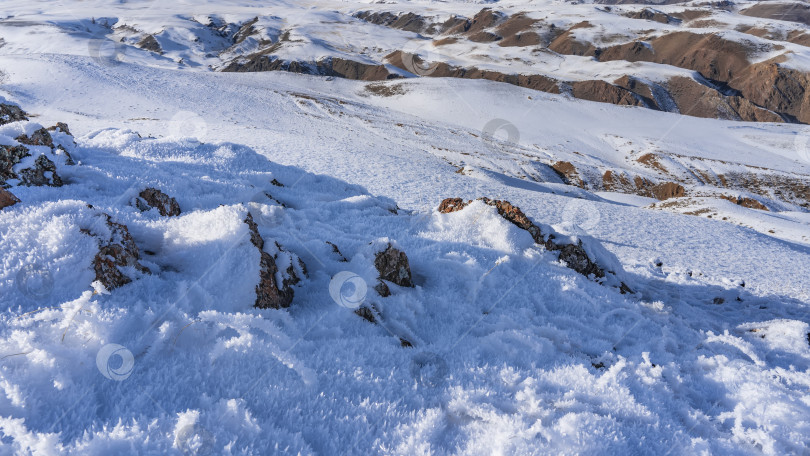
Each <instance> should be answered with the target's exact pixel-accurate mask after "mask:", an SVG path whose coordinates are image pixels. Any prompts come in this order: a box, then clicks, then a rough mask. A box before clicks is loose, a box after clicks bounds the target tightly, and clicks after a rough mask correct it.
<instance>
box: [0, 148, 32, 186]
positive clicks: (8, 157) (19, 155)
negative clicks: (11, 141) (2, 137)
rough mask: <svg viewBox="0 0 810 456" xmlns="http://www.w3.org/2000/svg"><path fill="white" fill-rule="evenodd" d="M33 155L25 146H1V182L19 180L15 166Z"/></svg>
mask: <svg viewBox="0 0 810 456" xmlns="http://www.w3.org/2000/svg"><path fill="white" fill-rule="evenodd" d="M29 155H31V154H30V153H29V152H28V148H27V147H25V146H0V181H3V182H5V181H7V180H9V179H17V174H16V173H15V172H14V169H13V168H14V165H16V164H17V163H19V162H20V161H21V160H22V159H23V158H25V157H27V156H29Z"/></svg>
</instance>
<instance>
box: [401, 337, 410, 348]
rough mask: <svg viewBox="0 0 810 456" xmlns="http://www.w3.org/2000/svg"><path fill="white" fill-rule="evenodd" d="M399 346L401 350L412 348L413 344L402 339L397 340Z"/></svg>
mask: <svg viewBox="0 0 810 456" xmlns="http://www.w3.org/2000/svg"><path fill="white" fill-rule="evenodd" d="M399 346H400V347H402V348H413V344H412V343H410V342H408V341H407V340H405V339H403V338H401V337H400V338H399Z"/></svg>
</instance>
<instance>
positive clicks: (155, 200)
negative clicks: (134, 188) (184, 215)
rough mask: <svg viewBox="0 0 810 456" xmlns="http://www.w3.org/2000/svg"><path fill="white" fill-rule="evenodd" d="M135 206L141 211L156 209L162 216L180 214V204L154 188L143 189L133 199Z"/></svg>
mask: <svg viewBox="0 0 810 456" xmlns="http://www.w3.org/2000/svg"><path fill="white" fill-rule="evenodd" d="M135 206H136V207H137V208H138V209H140V210H141V211H148V210H151V209H157V210H158V212H159V213H160V215H162V216H164V217H173V216H177V215H180V205H179V204H177V200H175V199H174V198H172V197H171V196H169V195H167V194H165V193H163V192H161V191H160V190H158V189H156V188H147V189H145V190H143V191H142V192H141V193H140V194H139V195H138V198H136V199H135Z"/></svg>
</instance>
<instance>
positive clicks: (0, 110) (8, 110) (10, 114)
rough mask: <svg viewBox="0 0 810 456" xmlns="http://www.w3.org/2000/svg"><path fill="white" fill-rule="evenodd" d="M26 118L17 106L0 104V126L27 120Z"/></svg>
mask: <svg viewBox="0 0 810 456" xmlns="http://www.w3.org/2000/svg"><path fill="white" fill-rule="evenodd" d="M26 116H27V114H26V113H25V111H23V110H22V108H20V107H19V106H17V105H14V104H10V103H0V125H5V124H8V123H11V122H19V121H21V120H28V117H26Z"/></svg>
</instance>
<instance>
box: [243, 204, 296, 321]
mask: <svg viewBox="0 0 810 456" xmlns="http://www.w3.org/2000/svg"><path fill="white" fill-rule="evenodd" d="M245 223H246V224H247V226H248V229H249V230H250V242H251V243H252V244H253V245H254V246H256V248H257V249H259V253H260V254H261V259H260V260H259V265H260V271H259V284H258V285H256V302H255V303H254V307H258V308H260V309H268V308H272V309H281V308H286V307H290V304H291V303H292V300H293V297H294V295H295V292H294V290H293V288H292V286H293V285H295V284H296V283H298V282H300V280H301V279H300V278H299V277H298V275H297V274H296V272H295V268H294V267H293V265H292V261H290V266H289V267H288V268H287V270H286V271H283V273H282V282H281V283H278V281H277V280H276V273H277V272H279V269H278V266H277V264H276V259H275V258H274V257H273V256H272V255H270V254H269V253H267V252H265V251H264V239H263V238H262V236H261V234H259V227H258V225H256V222H254V221H253V216H252V215H250V214H249V213H248V215H247V217H246V218H245ZM276 246H277V247H278V248H279V250H280V251H282V252H283V249H281V246H280V245H278V244H276ZM295 259H297V260H298V262H299V264H300V265H301V268H302V269H304V267H303V263H302V262H301V260H300V259H299V258H297V257H293V256H292V255H291V260H295Z"/></svg>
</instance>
